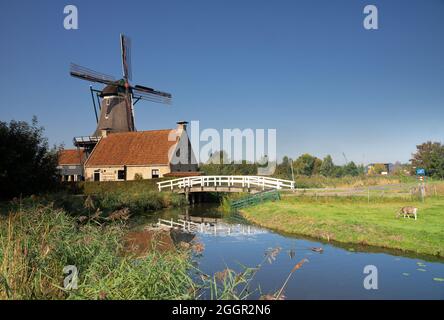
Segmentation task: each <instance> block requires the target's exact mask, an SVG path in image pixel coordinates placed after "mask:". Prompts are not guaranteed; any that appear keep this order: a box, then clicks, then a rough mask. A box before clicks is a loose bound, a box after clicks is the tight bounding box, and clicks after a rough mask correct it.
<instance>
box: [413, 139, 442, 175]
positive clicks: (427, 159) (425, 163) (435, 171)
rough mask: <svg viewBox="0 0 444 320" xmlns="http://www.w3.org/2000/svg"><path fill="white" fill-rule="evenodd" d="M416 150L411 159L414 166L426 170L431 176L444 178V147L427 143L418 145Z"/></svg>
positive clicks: (439, 144)
mask: <svg viewBox="0 0 444 320" xmlns="http://www.w3.org/2000/svg"><path fill="white" fill-rule="evenodd" d="M416 149H417V150H416V153H414V154H413V158H412V159H411V162H412V166H413V167H417V168H424V169H425V170H426V174H427V175H429V176H432V177H437V178H444V145H442V144H441V143H440V142H432V141H427V142H425V143H423V144H420V145H417V146H416Z"/></svg>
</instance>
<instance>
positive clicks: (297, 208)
mask: <svg viewBox="0 0 444 320" xmlns="http://www.w3.org/2000/svg"><path fill="white" fill-rule="evenodd" d="M407 205H409V206H416V207H418V209H419V210H418V220H417V221H415V220H414V219H407V218H406V219H404V218H396V217H395V216H396V212H397V211H398V210H399V209H400V208H401V207H402V206H407ZM242 213H243V214H244V216H245V217H246V218H248V219H249V220H251V221H252V222H254V223H257V224H259V225H262V226H265V227H268V228H271V229H274V230H277V231H281V232H286V233H293V234H299V235H305V236H309V237H314V238H318V239H323V240H327V241H337V242H342V243H353V244H364V245H373V246H378V247H383V248H391V249H400V250H402V251H409V252H415V253H418V254H427V255H434V256H439V257H444V197H430V198H427V199H426V201H425V202H424V203H422V202H420V201H417V200H412V199H407V198H382V199H374V200H371V201H370V202H368V199H367V198H365V197H319V198H314V197H304V196H303V197H284V198H283V199H282V200H281V201H278V202H268V203H265V204H261V205H259V206H254V207H250V208H246V209H243V210H242Z"/></svg>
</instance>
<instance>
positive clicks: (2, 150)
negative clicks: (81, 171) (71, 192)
mask: <svg viewBox="0 0 444 320" xmlns="http://www.w3.org/2000/svg"><path fill="white" fill-rule="evenodd" d="M0 142H1V143H0V154H1V157H0V197H2V198H11V197H15V196H20V195H24V196H25V195H30V194H37V193H41V192H45V191H47V190H50V189H52V188H54V187H55V186H56V184H57V168H56V167H57V150H56V149H55V148H53V149H52V150H50V149H49V147H48V141H47V139H46V138H45V137H44V136H43V128H42V127H39V126H38V125H37V119H36V118H35V117H34V118H33V120H32V123H31V124H28V123H26V122H24V121H11V122H10V123H9V124H8V123H6V122H1V121H0Z"/></svg>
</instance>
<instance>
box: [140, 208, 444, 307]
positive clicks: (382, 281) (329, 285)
mask: <svg viewBox="0 0 444 320" xmlns="http://www.w3.org/2000/svg"><path fill="white" fill-rule="evenodd" d="M181 215H185V216H187V217H189V218H191V217H192V218H196V219H199V218H203V217H205V218H211V219H217V223H218V224H220V225H225V226H228V225H229V226H231V228H232V230H237V232H232V233H231V234H227V233H225V234H224V233H216V235H215V234H211V233H206V232H199V233H198V234H197V237H198V238H199V241H201V242H202V243H203V244H204V246H205V250H204V252H203V253H202V254H201V255H200V256H199V257H198V258H197V263H198V268H199V269H200V270H201V271H202V272H204V273H206V274H214V273H216V272H220V271H223V270H225V269H226V268H227V267H228V268H230V269H233V270H235V271H237V272H240V271H242V268H244V266H248V267H255V266H257V265H258V264H260V263H261V261H262V260H263V259H264V255H265V254H266V253H267V250H270V249H272V248H280V250H279V253H278V254H276V255H275V256H274V259H272V261H267V262H266V263H264V264H263V265H262V267H261V268H260V270H259V271H258V272H257V274H256V275H255V277H254V280H253V283H252V287H253V288H260V290H258V291H256V292H255V293H254V294H253V295H252V296H251V298H253V299H257V298H259V297H260V295H261V294H270V293H274V292H276V291H277V290H279V289H280V288H281V287H282V285H283V283H284V282H285V280H286V278H287V276H288V274H289V272H290V270H292V268H293V267H294V266H295V263H296V262H298V261H300V260H302V259H304V258H305V259H307V260H308V262H307V263H305V264H304V265H303V266H302V267H301V268H300V269H298V270H297V271H296V272H295V273H294V274H293V275H292V277H291V279H290V280H289V281H288V284H287V286H286V287H285V292H284V295H285V296H286V297H287V299H444V282H443V281H440V280H439V279H443V278H444V264H443V263H442V262H433V261H426V260H424V259H418V258H411V257H400V256H395V255H393V254H389V253H378V252H365V251H363V249H365V248H358V249H352V247H349V248H350V250H347V249H346V248H341V247H338V246H335V245H332V244H328V243H321V242H318V241H312V240H308V239H301V238H298V237H294V236H290V235H282V234H278V233H275V232H273V231H270V230H267V229H264V228H258V227H255V226H251V225H250V224H249V223H248V222H246V221H245V220H244V219H243V218H242V217H240V216H236V215H234V216H228V217H223V216H222V215H221V213H220V212H219V211H218V210H217V209H216V207H215V206H214V205H208V204H207V205H199V206H194V207H191V208H189V209H188V210H177V209H176V210H164V211H161V212H158V213H155V214H146V215H142V216H139V217H138V218H137V220H135V227H137V228H139V227H143V226H144V225H146V224H150V223H155V222H157V219H158V218H163V219H171V218H173V219H178V218H179V216H181ZM248 227H249V228H250V231H251V230H254V232H250V233H248V232H242V231H245V230H247V228H248ZM320 248H322V250H319V249H320ZM369 249H371V248H369ZM366 265H374V266H376V267H377V270H378V289H377V290H366V289H365V288H364V285H363V281H364V278H365V276H366V274H364V273H363V270H364V267H365V266H366Z"/></svg>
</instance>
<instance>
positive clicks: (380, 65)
mask: <svg viewBox="0 0 444 320" xmlns="http://www.w3.org/2000/svg"><path fill="white" fill-rule="evenodd" d="M67 4H74V5H76V6H77V7H78V10H79V29H78V30H70V31H68V30H65V29H64V28H63V19H64V15H63V8H64V6H65V5H67ZM367 4H374V5H376V6H377V7H378V10H379V30H372V31H368V30H365V29H364V28H363V25H362V22H363V19H364V14H363V8H364V7H365V5H367ZM443 17H444V1H443V0H428V1H419V0H418V1H396V0H391V1H387V0H385V1H370V0H368V1H359V0H340V1H339V0H338V1H313V0H307V1H261V0H254V1H253V0H242V1H240V0H224V1H222V0H213V1H211V0H205V1H196V0H187V1H181V0H177V1H171V0H166V1H165V0H163V1H125V2H122V1H70V2H65V1H9V2H6V1H4V0H2V1H1V2H0V35H1V38H2V40H3V45H2V51H1V53H0V55H1V59H0V68H1V72H0V87H1V88H2V89H1V90H2V105H1V108H0V120H2V121H9V120H11V119H16V120H30V119H31V117H32V116H33V115H37V117H38V119H39V122H40V123H41V124H42V125H43V126H44V127H45V128H46V134H47V136H48V137H49V140H50V143H51V144H54V143H57V144H58V143H64V144H65V145H66V146H71V144H72V142H71V141H72V138H73V136H79V135H88V134H90V133H92V132H93V131H94V129H95V118H94V114H93V110H92V105H91V98H90V95H89V90H88V87H89V83H88V82H86V81H82V80H79V79H75V78H72V77H70V76H69V73H68V68H69V63H70V62H76V63H78V64H81V65H83V66H86V67H91V68H93V69H95V70H97V71H101V72H104V73H108V74H112V75H115V76H116V77H118V76H120V74H121V64H120V47H119V33H120V32H124V33H125V34H128V35H129V36H130V37H131V38H132V42H133V46H132V50H133V52H132V64H133V80H134V82H135V83H136V84H142V85H147V86H151V87H154V88H157V89H159V90H164V91H168V92H171V93H172V94H173V99H174V102H173V104H172V105H171V106H168V107H167V106H164V105H160V104H154V103H140V104H138V105H137V107H136V126H137V128H138V129H139V130H149V129H160V128H171V127H174V126H175V122H176V121H177V120H180V119H186V120H199V121H200V126H201V128H208V127H209V128H216V129H222V128H253V129H255V128H276V129H277V139H278V144H277V147H278V156H279V157H281V156H282V155H285V154H286V155H290V156H292V157H296V156H298V155H300V154H302V153H305V152H308V153H311V154H314V155H317V156H319V157H323V156H325V155H326V154H331V155H332V156H333V159H334V160H335V162H337V163H343V162H344V159H343V156H342V153H343V152H344V153H345V154H346V156H347V158H348V159H349V160H354V161H355V162H357V163H369V162H376V161H391V162H393V161H396V160H400V161H407V160H408V159H409V158H410V155H411V153H412V152H413V151H414V150H415V145H416V144H419V143H421V142H424V141H426V140H434V141H443V136H444V125H443V124H444V18H443ZM96 87H97V88H100V87H99V86H96Z"/></svg>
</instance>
